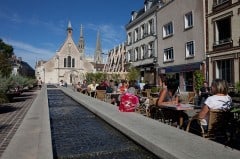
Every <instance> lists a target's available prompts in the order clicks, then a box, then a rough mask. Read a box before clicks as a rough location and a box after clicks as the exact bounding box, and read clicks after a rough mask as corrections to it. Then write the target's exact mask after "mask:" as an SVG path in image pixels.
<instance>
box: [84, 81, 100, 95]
mask: <svg viewBox="0 0 240 159" xmlns="http://www.w3.org/2000/svg"><path fill="white" fill-rule="evenodd" d="M97 86H98V84H97V83H96V81H95V80H93V81H92V83H91V84H89V85H88V86H87V91H88V94H89V95H90V96H91V97H94V94H95V91H96V88H97Z"/></svg>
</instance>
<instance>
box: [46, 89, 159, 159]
mask: <svg viewBox="0 0 240 159" xmlns="http://www.w3.org/2000/svg"><path fill="white" fill-rule="evenodd" d="M48 101H49V111H50V120H51V134H52V144H53V152H54V158H55V159H114V158H115V159H158V158H159V157H157V156H155V155H154V154H152V153H151V152H149V151H148V150H146V149H145V148H143V147H142V146H140V145H138V144H137V143H135V142H134V141H132V140H131V139H129V138H128V137H126V136H125V135H123V134H122V133H121V132H119V131H118V130H117V129H115V128H113V127H112V126H110V125H109V124H108V123H106V122H105V121H103V120H102V119H100V118H99V117H98V116H96V115H94V114H93V113H92V112H90V111H89V110H87V109H86V108H85V107H84V106H82V105H81V104H79V103H77V102H76V101H74V100H73V99H72V98H70V97H69V96H67V95H66V94H64V93H63V92H62V91H61V90H58V89H51V90H48Z"/></svg>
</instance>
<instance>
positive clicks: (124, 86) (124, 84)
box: [119, 80, 128, 93]
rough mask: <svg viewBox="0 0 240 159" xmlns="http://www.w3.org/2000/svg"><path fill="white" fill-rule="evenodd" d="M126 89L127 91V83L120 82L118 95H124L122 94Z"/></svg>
mask: <svg viewBox="0 0 240 159" xmlns="http://www.w3.org/2000/svg"><path fill="white" fill-rule="evenodd" d="M127 89H128V85H127V81H126V80H122V81H121V85H120V87H119V92H120V93H124V92H126V91H127Z"/></svg>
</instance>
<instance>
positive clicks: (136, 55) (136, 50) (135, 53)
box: [134, 47, 139, 61]
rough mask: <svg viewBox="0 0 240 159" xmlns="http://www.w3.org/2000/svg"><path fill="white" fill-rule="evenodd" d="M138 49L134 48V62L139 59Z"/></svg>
mask: <svg viewBox="0 0 240 159" xmlns="http://www.w3.org/2000/svg"><path fill="white" fill-rule="evenodd" d="M138 50H139V49H138V47H136V48H135V49H134V61H137V60H138V59H139V57H138V56H139V55H138V54H139V51H138Z"/></svg>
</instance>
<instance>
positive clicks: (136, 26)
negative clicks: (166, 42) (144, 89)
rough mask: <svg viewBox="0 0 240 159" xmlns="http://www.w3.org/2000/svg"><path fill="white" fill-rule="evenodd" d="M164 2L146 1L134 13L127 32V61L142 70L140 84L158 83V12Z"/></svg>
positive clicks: (156, 0) (126, 27) (157, 0)
mask: <svg viewBox="0 0 240 159" xmlns="http://www.w3.org/2000/svg"><path fill="white" fill-rule="evenodd" d="M163 3H164V2H163V1H159V0H145V2H144V7H143V8H141V9H140V10H138V11H133V12H132V14H131V20H130V22H129V23H128V24H127V25H126V26H125V29H126V32H127V42H126V61H127V63H130V64H131V67H136V68H138V69H139V70H140V74H141V75H140V79H139V80H140V82H146V81H148V82H149V83H150V84H156V83H157V80H156V78H157V72H156V70H157V64H158V61H157V59H158V58H157V56H158V51H157V35H156V34H157V28H156V24H157V19H156V11H157V9H158V8H159V7H161V6H162V5H163Z"/></svg>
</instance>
